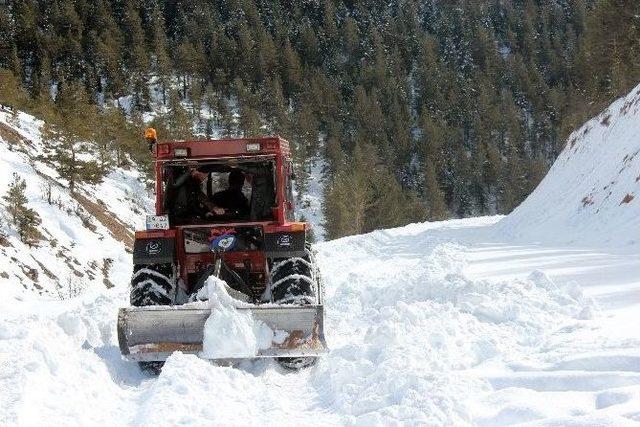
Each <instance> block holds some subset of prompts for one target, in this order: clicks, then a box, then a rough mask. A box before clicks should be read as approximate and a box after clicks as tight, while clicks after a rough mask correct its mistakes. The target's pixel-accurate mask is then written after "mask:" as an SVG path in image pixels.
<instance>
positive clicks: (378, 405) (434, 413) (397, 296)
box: [314, 226, 592, 426]
mask: <svg viewBox="0 0 640 427" xmlns="http://www.w3.org/2000/svg"><path fill="white" fill-rule="evenodd" d="M419 228H420V227H416V226H410V227H407V228H402V229H396V230H387V231H376V232H373V233H370V234H368V235H366V236H355V237H349V238H344V239H340V240H336V241H333V242H328V243H324V244H320V245H318V250H319V252H318V260H319V262H320V264H321V271H322V272H323V276H324V277H327V278H328V283H329V284H330V286H329V289H328V297H327V305H328V306H329V307H330V309H329V310H328V311H327V316H328V318H327V322H326V328H327V334H328V342H329V345H330V346H331V347H332V351H331V352H330V354H329V355H328V356H327V357H326V359H325V360H324V361H323V362H322V363H320V365H319V366H318V368H317V370H316V371H315V372H314V381H316V383H317V384H318V386H319V387H321V388H322V389H323V390H324V391H325V392H326V393H327V394H328V395H329V396H332V397H331V402H332V410H333V411H336V412H338V413H340V414H341V415H342V416H343V417H344V420H346V421H348V423H353V424H354V425H363V426H364V425H392V424H395V423H403V424H411V425H464V424H470V423H472V420H473V413H472V411H471V409H470V407H469V406H468V404H467V402H468V401H469V400H473V399H474V398H476V396H478V395H481V394H483V393H486V392H488V391H489V390H490V389H491V387H490V385H489V384H488V383H487V382H486V381H483V380H481V379H480V378H478V376H476V375H468V374H466V373H465V372H469V371H476V370H477V371H483V370H484V369H493V368H492V367H495V366H500V365H501V364H504V363H506V362H507V361H508V362H513V361H521V362H522V363H524V361H527V360H528V359H529V358H530V354H531V353H532V349H534V348H535V347H537V346H539V345H540V344H541V343H542V342H543V341H544V339H545V337H546V336H547V334H548V333H549V331H553V330H555V329H557V328H559V327H561V326H562V325H564V324H567V323H571V322H574V321H576V320H579V319H582V318H585V317H590V316H591V306H592V302H591V301H590V300H589V299H588V298H585V297H584V296H583V295H582V293H581V291H580V290H579V289H576V288H573V287H564V286H559V285H557V284H555V283H554V282H553V281H552V280H551V279H550V278H549V277H547V276H546V275H545V274H544V273H543V272H541V271H535V272H532V274H530V275H529V276H528V277H526V278H523V279H514V280H509V281H487V280H472V279H470V278H469V277H467V275H466V274H465V270H466V269H467V267H468V261H467V254H466V248H465V247H464V246H461V245H458V244H453V243H446V242H443V241H442V240H441V239H438V238H437V237H435V236H434V235H433V233H432V232H431V230H425V231H423V232H422V233H415V230H416V229H419ZM410 230H411V231H410ZM338 254H341V255H340V256H337V255H338ZM344 254H349V255H348V256H344Z"/></svg>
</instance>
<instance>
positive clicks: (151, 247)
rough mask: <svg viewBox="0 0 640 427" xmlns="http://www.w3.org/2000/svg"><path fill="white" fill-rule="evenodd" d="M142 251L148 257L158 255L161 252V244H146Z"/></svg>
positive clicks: (154, 242)
mask: <svg viewBox="0 0 640 427" xmlns="http://www.w3.org/2000/svg"><path fill="white" fill-rule="evenodd" d="M144 250H145V251H146V252H147V253H148V254H149V255H158V254H159V253H160V252H161V251H162V243H161V242H159V241H157V240H152V241H150V242H149V243H147V246H145V248H144Z"/></svg>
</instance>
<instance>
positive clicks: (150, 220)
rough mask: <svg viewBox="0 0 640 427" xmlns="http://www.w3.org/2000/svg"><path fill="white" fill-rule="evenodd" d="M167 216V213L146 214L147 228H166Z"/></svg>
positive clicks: (167, 225) (167, 223) (167, 227)
mask: <svg viewBox="0 0 640 427" xmlns="http://www.w3.org/2000/svg"><path fill="white" fill-rule="evenodd" d="M168 229H169V217H168V216H167V215H147V230H168Z"/></svg>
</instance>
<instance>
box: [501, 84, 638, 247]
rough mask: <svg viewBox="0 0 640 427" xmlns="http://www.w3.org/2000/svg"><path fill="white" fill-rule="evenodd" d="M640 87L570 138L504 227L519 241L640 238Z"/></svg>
mask: <svg viewBox="0 0 640 427" xmlns="http://www.w3.org/2000/svg"><path fill="white" fill-rule="evenodd" d="M638 135H640V86H638V87H636V88H635V89H633V90H632V91H631V93H630V94H629V95H627V96H626V97H624V98H621V99H619V100H617V101H616V102H614V103H613V104H611V106H610V107H609V108H607V109H606V110H605V111H603V112H602V113H600V115H598V116H597V117H595V118H594V119H592V120H590V121H588V122H587V123H586V124H585V125H584V126H582V127H581V128H580V129H578V130H576V131H575V132H573V133H572V134H571V136H569V139H568V140H567V143H566V146H565V148H564V150H563V151H562V153H561V154H560V156H559V157H558V159H557V160H556V162H555V163H554V164H553V167H552V168H551V170H549V173H548V174H547V176H546V177H545V178H544V179H543V180H542V182H541V183H540V185H539V186H538V187H537V188H536V189H535V191H534V192H533V193H532V194H531V195H530V196H529V197H528V198H527V199H526V200H525V201H524V202H523V203H522V204H521V205H520V206H519V207H518V208H516V209H515V210H514V211H513V213H511V214H510V215H509V216H508V217H507V218H505V219H504V220H503V221H502V222H501V223H500V224H499V227H498V231H499V232H500V233H502V234H506V235H509V236H511V237H513V238H515V239H519V240H522V239H526V240H529V241H542V242H545V241H549V242H558V243H583V244H593V243H607V244H609V245H612V246H620V245H627V244H633V243H638V242H639V241H640V232H639V231H638V230H640V138H639V137H638Z"/></svg>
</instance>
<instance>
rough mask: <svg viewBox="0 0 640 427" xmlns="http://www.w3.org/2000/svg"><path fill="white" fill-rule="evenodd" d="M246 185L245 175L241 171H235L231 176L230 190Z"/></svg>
mask: <svg viewBox="0 0 640 427" xmlns="http://www.w3.org/2000/svg"><path fill="white" fill-rule="evenodd" d="M243 185H244V174H243V173H242V171H241V170H240V169H233V170H232V171H231V173H230V174H229V188H238V189H240V188H242V186H243Z"/></svg>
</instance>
